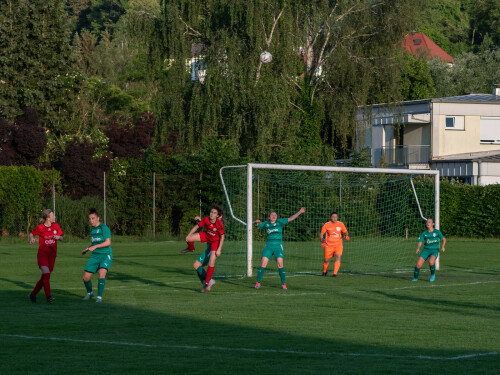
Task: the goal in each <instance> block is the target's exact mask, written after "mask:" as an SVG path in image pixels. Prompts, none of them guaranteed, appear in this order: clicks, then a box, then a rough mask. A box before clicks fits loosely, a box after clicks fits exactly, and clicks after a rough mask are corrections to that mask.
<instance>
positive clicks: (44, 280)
mask: <svg viewBox="0 0 500 375" xmlns="http://www.w3.org/2000/svg"><path fill="white" fill-rule="evenodd" d="M42 287H43V291H44V292H45V297H50V296H51V295H52V294H50V273H42V277H40V280H38V282H37V283H36V285H35V287H34V288H33V291H32V292H31V294H32V295H34V296H36V295H37V294H38V292H39V291H40V290H41V289H42Z"/></svg>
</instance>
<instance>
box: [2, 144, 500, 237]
mask: <svg viewBox="0 0 500 375" xmlns="http://www.w3.org/2000/svg"><path fill="white" fill-rule="evenodd" d="M209 156H210V157H208V158H207V159H208V160H203V159H202V158H200V157H196V158H194V157H193V158H190V157H185V156H172V157H170V158H165V156H164V155H162V154H158V153H152V154H150V155H146V157H145V158H144V159H143V160H137V159H136V160H126V161H125V160H124V161H123V163H122V164H121V166H122V168H121V169H117V170H114V171H112V172H111V173H109V175H108V176H107V193H108V196H107V210H106V214H107V223H108V225H109V226H110V227H111V230H112V232H113V234H115V235H116V234H119V235H135V236H137V235H139V236H140V235H144V234H147V233H151V229H152V176H153V171H155V172H156V194H157V198H156V222H155V224H156V233H167V234H173V235H179V234H181V235H182V234H184V233H186V232H187V231H189V229H190V228H191V227H192V225H193V224H194V221H193V217H194V216H195V215H197V214H198V213H199V199H200V192H201V199H202V202H203V207H202V211H203V213H204V214H206V212H208V207H209V205H210V204H211V203H212V202H214V201H217V200H218V201H223V197H222V196H221V187H220V180H219V178H218V175H217V172H218V168H219V165H217V163H213V164H210V163H211V162H213V161H214V160H217V161H219V160H223V159H224V158H223V157H221V156H220V155H217V158H214V157H213V156H214V155H209ZM205 164H210V165H211V168H206V167H205V166H204V165H205ZM53 183H55V184H56V191H57V192H58V196H57V198H56V216H57V220H58V222H60V223H61V224H63V231H64V232H65V234H70V235H75V236H79V237H86V236H87V235H88V230H89V228H88V221H87V213H88V209H89V208H90V207H96V208H97V209H98V210H99V211H100V212H102V208H103V202H102V199H101V198H95V197H84V198H82V199H81V200H71V199H69V198H67V197H64V196H63V195H60V194H59V193H60V191H61V190H62V187H61V184H60V179H59V175H58V173H57V172H55V171H39V170H37V169H35V168H33V167H0V213H1V218H0V226H1V229H2V231H4V233H5V232H9V233H10V234H11V235H16V236H17V235H18V234H19V232H22V233H27V232H28V231H29V230H31V229H33V227H34V226H35V225H36V224H37V222H38V218H39V215H40V211H41V209H42V208H44V207H49V208H52V197H51V189H52V184H53ZM420 185H422V186H420ZM426 185H429V184H428V182H427V181H425V180H422V181H416V187H417V190H418V189H420V190H421V189H423V188H425V187H426ZM440 187H441V196H440V202H441V204H440V209H441V230H442V231H443V233H444V234H445V235H446V236H457V237H470V238H500V185H499V184H497V185H488V186H470V185H465V184H462V183H458V182H454V181H447V180H443V181H442V182H441V185H440ZM375 190H376V189H375ZM375 190H374V191H375ZM429 194H430V193H429ZM429 194H425V196H429ZM378 196H379V197H380V196H382V197H383V196H387V199H389V201H387V202H385V203H384V204H382V206H384V205H389V204H391V200H390V198H391V197H390V196H388V195H387V194H385V195H384V194H378ZM217 197H219V199H217ZM408 197H409V201H408V202H406V201H401V200H398V202H399V203H398V204H399V206H398V207H397V208H396V209H395V212H396V213H395V214H394V217H393V218H389V219H391V220H393V221H395V222H400V221H401V220H402V219H401V217H404V214H403V213H404V212H405V211H411V212H413V213H414V212H415V210H416V208H415V202H414V198H413V194H409V195H408ZM310 198H311V200H312V201H318V202H320V200H319V199H316V198H317V197H310ZM348 198H351V199H349V200H350V201H357V202H361V200H362V199H361V198H359V199H354V198H355V197H347V196H346V197H345V199H346V200H347V199H348ZM287 199H290V197H288V198H287ZM297 199H298V198H297ZM274 203H275V204H276V202H274ZM296 203H297V204H296V206H297V207H293V211H294V212H295V211H296V210H298V208H299V207H300V205H301V204H300V203H305V202H300V203H299V201H297V202H296ZM308 203H310V205H309V206H308V211H309V212H313V211H318V210H321V209H322V208H321V207H319V206H318V207H315V206H314V204H313V203H311V202H308ZM382 203H383V202H382ZM367 204H368V203H367ZM306 205H307V204H306ZM380 205H381V204H380V202H378V206H380ZM365 208H366V210H365ZM329 210H330V207H328V209H327V210H326V211H325V212H324V215H323V216H325V217H326V219H328V215H329ZM365 211H366V212H365ZM392 211H394V210H392ZM294 212H290V213H288V212H286V213H281V214H282V215H285V216H286V215H288V214H293V213H294ZM318 212H319V211H318ZM352 212H355V213H357V214H359V215H358V216H359V218H358V219H359V221H360V222H362V221H366V217H367V216H370V215H371V216H373V215H377V212H376V208H374V207H371V206H367V207H364V206H359V207H357V209H356V210H352ZM262 215H264V213H262ZM262 215H261V216H262ZM101 216H102V215H101ZM406 216H409V215H406ZM414 216H415V215H414ZM356 220H357V219H356V217H351V218H349V220H348V222H353V221H356ZM386 221H387V220H386ZM414 221H415V223H413V222H412V223H403V222H401V225H402V228H403V230H404V226H406V227H409V228H414V230H412V231H411V233H410V235H411V236H413V235H418V233H420V231H421V230H423V229H424V225H423V222H422V221H421V219H420V218H419V217H418V216H415V217H414ZM318 225H319V224H318ZM351 226H353V227H357V226H356V225H353V224H352V223H351ZM358 226H359V225H358ZM359 227H360V228H361V227H362V226H359ZM228 229H229V228H228ZM313 229H314V231H315V232H314V233H316V231H317V230H316V229H317V228H313ZM294 230H297V231H299V232H300V233H299V232H297V234H296V235H297V237H300V238H302V237H308V236H309V235H307V233H304V232H303V231H304V228H302V227H300V228H299V227H297V228H295V229H294ZM378 230H379V232H380V234H381V235H383V234H384V228H382V227H379V228H378ZM414 231H416V232H415V233H413V232H414ZM417 232H418V233H417ZM311 235H312V234H311Z"/></svg>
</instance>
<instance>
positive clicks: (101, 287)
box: [97, 279, 106, 297]
mask: <svg viewBox="0 0 500 375" xmlns="http://www.w3.org/2000/svg"><path fill="white" fill-rule="evenodd" d="M104 285H106V279H99V280H98V281H97V297H102V293H103V292H104Z"/></svg>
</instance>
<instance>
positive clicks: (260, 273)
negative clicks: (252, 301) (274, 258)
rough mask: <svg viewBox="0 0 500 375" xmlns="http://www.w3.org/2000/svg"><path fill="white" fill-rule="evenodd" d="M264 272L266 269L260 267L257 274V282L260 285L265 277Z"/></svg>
mask: <svg viewBox="0 0 500 375" xmlns="http://www.w3.org/2000/svg"><path fill="white" fill-rule="evenodd" d="M264 272H266V269H265V268H264V267H259V272H257V282H258V283H260V282H261V281H262V277H263V276H264Z"/></svg>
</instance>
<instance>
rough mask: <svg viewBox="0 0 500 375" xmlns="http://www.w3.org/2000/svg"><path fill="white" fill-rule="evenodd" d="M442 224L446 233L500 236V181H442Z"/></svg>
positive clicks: (484, 236)
mask: <svg viewBox="0 0 500 375" xmlns="http://www.w3.org/2000/svg"><path fill="white" fill-rule="evenodd" d="M440 207H441V228H442V230H443V233H445V235H447V236H460V237H469V238H491V237H495V238H498V237H500V226H499V225H498V223H499V222H500V185H498V184H496V185H487V186H471V185H466V184H462V183H459V182H455V181H446V180H443V181H441V206H440Z"/></svg>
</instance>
